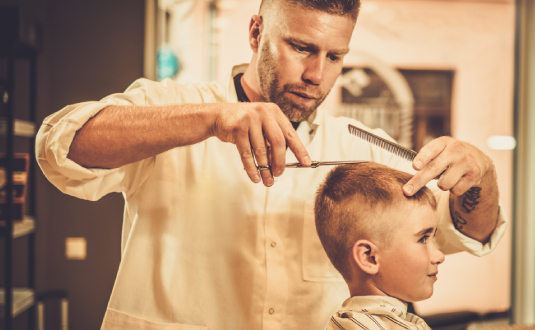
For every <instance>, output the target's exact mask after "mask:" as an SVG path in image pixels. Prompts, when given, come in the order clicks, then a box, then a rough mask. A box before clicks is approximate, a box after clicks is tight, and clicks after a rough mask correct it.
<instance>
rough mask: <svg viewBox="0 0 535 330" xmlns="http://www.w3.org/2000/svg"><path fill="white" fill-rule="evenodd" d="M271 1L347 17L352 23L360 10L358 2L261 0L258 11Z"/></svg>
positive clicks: (349, 0) (351, 0) (345, 0)
mask: <svg viewBox="0 0 535 330" xmlns="http://www.w3.org/2000/svg"><path fill="white" fill-rule="evenodd" d="M273 1H286V2H287V3H289V4H292V5H300V6H303V7H304V8H309V9H315V10H320V11H323V12H326V13H328V14H331V15H340V16H349V17H351V18H352V19H353V20H354V21H356V20H357V17H358V15H359V9H360V0H262V3H261V4H260V10H262V7H263V6H266V5H269V4H271V3H272V2H273Z"/></svg>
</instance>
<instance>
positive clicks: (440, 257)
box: [431, 244, 446, 265]
mask: <svg viewBox="0 0 535 330" xmlns="http://www.w3.org/2000/svg"><path fill="white" fill-rule="evenodd" d="M431 249H432V253H433V254H432V255H431V262H432V263H433V264H437V265H438V264H441V263H443V262H444V260H446V256H444V253H442V252H440V250H439V249H437V247H436V246H435V244H433V247H432V248H431Z"/></svg>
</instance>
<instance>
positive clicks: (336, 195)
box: [314, 162, 436, 280]
mask: <svg viewBox="0 0 535 330" xmlns="http://www.w3.org/2000/svg"><path fill="white" fill-rule="evenodd" d="M411 178H412V175H410V174H408V173H405V172H402V171H398V170H395V169H392V168H390V167H387V166H384V165H381V164H377V163H374V162H368V163H360V164H351V165H340V166H337V167H336V168H334V169H333V170H332V171H331V172H330V173H329V174H328V175H327V177H326V179H325V181H324V182H323V184H322V185H321V186H320V187H319V189H318V191H317V193H316V201H315V207H314V213H315V221H316V230H317V232H318V236H319V238H320V241H321V244H322V245H323V248H324V249H325V252H326V253H327V256H328V257H329V259H330V260H331V262H332V264H333V265H334V267H335V268H336V269H337V270H338V271H339V272H340V274H342V276H343V277H344V278H345V279H346V280H350V279H351V268H350V266H349V257H350V255H351V249H352V248H353V244H355V242H357V241H358V240H359V239H376V240H378V241H383V242H388V241H389V240H390V234H391V232H393V230H386V229H385V228H384V227H385V226H384V223H383V222H382V221H380V220H381V218H382V217H383V216H384V214H386V213H385V212H387V211H388V210H392V208H393V207H396V206H399V205H401V204H402V203H407V202H409V201H415V202H418V203H421V204H429V205H430V206H431V207H432V208H433V210H436V200H435V196H434V195H433V193H432V192H431V190H430V189H429V188H427V187H423V188H422V189H420V190H419V191H418V192H417V193H416V194H414V195H413V196H412V197H407V196H405V195H404V194H403V191H402V187H403V185H405V183H407V182H408V181H409V180H410V179H411ZM390 225H391V226H392V227H395V226H396V224H394V223H392V224H389V226H390ZM389 229H392V228H389ZM385 244H387V243H385Z"/></svg>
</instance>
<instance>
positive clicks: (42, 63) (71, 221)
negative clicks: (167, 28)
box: [0, 0, 144, 330]
mask: <svg viewBox="0 0 535 330" xmlns="http://www.w3.org/2000/svg"><path fill="white" fill-rule="evenodd" d="M5 4H16V5H20V6H21V7H22V8H23V10H25V12H26V14H27V15H28V16H29V17H32V18H34V19H36V20H38V21H40V22H42V23H43V25H44V28H45V47H44V53H43V54H41V55H40V56H39V62H38V87H37V89H38V104H37V112H38V122H39V123H41V122H42V120H43V119H44V118H45V117H46V116H47V115H49V114H51V113H53V112H55V111H57V110H59V109H61V108H62V107H63V106H65V105H67V104H72V103H77V102H82V101H88V100H98V99H100V98H102V97H104V96H106V95H108V94H111V93H115V92H120V91H123V90H124V89H125V88H126V87H127V86H128V85H129V84H130V83H131V82H132V81H134V80H135V79H137V78H139V77H141V76H142V69H143V58H142V56H143V33H144V1H143V0H134V1H132V0H114V1H106V0H94V1H81V0H1V1H0V5H5ZM37 186H38V190H37V290H38V291H43V290H50V289H67V290H68V291H69V300H70V320H69V323H70V324H69V326H70V328H71V329H80V330H89V329H98V328H100V324H101V322H102V318H103V316H104V311H105V309H106V305H107V302H108V299H109V296H110V293H111V289H112V286H113V282H114V280H115V275H116V272H117V268H118V265H119V261H120V240H121V223H122V212H123V204H124V203H123V199H122V196H121V195H119V194H113V195H109V196H106V197H104V198H102V200H100V201H98V202H88V201H83V200H78V199H76V198H73V197H69V196H66V195H64V194H62V193H61V192H59V191H58V190H57V189H56V188H55V187H54V186H52V185H51V184H50V183H49V182H48V181H47V180H46V179H45V178H44V176H43V175H42V173H41V172H40V170H39V171H38V174H37ZM66 237H85V238H86V239H87V259H86V260H82V261H72V260H66V258H65V238H66ZM50 307H51V308H49V309H48V311H49V312H57V309H56V308H55V306H53V305H51V306H50ZM46 319H47V321H48V322H47V327H46V328H48V329H55V328H57V324H53V323H54V322H55V321H57V316H56V313H53V314H47V316H46ZM24 322H25V317H24V316H22V317H18V318H17V320H16V323H15V325H16V329H23V328H25V326H24Z"/></svg>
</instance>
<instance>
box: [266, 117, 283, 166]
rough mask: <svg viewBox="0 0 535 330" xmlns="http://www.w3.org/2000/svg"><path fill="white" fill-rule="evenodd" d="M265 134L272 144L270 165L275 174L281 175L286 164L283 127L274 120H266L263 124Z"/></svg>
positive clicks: (270, 144)
mask: <svg viewBox="0 0 535 330" xmlns="http://www.w3.org/2000/svg"><path fill="white" fill-rule="evenodd" d="M263 128H264V135H265V137H266V140H267V143H268V144H269V146H270V153H271V157H270V158H271V159H270V165H271V171H272V172H273V175H274V176H280V175H281V174H282V173H283V172H284V168H285V165H286V140H285V138H284V135H283V134H282V130H281V127H280V126H279V125H278V123H277V122H276V121H274V120H269V121H265V122H264V124H263Z"/></svg>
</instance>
